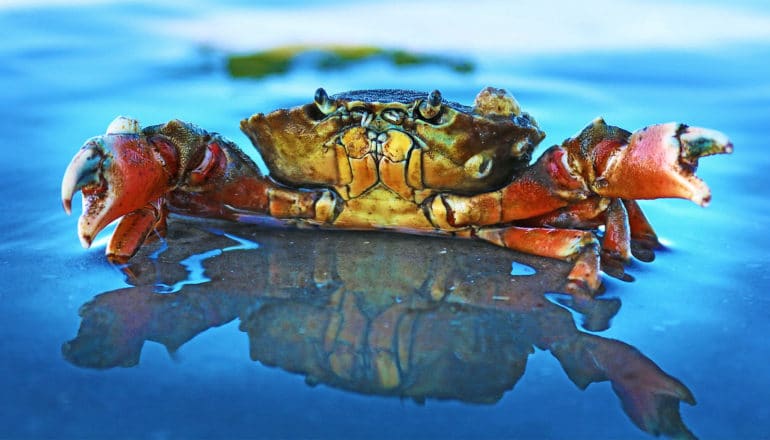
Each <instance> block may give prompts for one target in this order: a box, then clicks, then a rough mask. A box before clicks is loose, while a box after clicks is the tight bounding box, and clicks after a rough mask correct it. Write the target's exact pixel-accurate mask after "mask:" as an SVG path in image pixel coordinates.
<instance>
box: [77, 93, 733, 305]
mask: <svg viewBox="0 0 770 440" xmlns="http://www.w3.org/2000/svg"><path fill="white" fill-rule="evenodd" d="M241 129H242V130H243V131H244V132H245V133H246V134H247V135H248V137H249V138H250V139H251V141H252V142H253V144H254V145H255V147H256V148H257V150H258V151H259V153H260V154H261V156H262V157H263V158H264V160H265V163H266V164H267V166H268V168H269V170H270V175H269V176H264V175H262V174H261V173H260V171H259V169H258V167H257V166H256V165H255V164H254V163H253V162H252V161H251V159H249V157H248V156H246V155H245V154H244V153H243V152H242V151H241V150H240V149H239V148H238V147H237V146H236V145H235V144H234V143H232V142H231V141H228V140H227V139H225V138H223V137H222V136H220V135H218V134H216V133H209V132H207V131H205V130H202V129H200V128H198V127H196V126H194V125H192V124H188V123H184V122H181V121H176V120H175V121H171V122H168V123H166V124H162V125H156V126H151V127H147V128H145V129H140V127H139V125H138V123H137V122H136V121H134V120H131V119H127V118H118V119H116V120H115V121H114V122H113V123H112V124H111V125H110V127H109V128H108V130H107V133H106V134H105V135H103V136H98V137H96V138H92V139H90V140H89V141H87V142H86V144H85V145H84V146H83V148H82V149H81V151H80V152H79V153H78V154H77V155H76V156H75V158H74V159H73V160H72V163H71V164H70V166H69V167H68V169H67V171H66V173H65V176H64V180H63V183H62V200H63V203H64V206H65V210H67V211H68V212H69V209H70V204H71V198H72V195H73V194H74V193H75V192H76V191H77V190H82V192H83V195H84V197H83V215H82V216H81V218H80V221H79V235H80V237H81V241H82V242H83V244H84V245H86V246H87V245H90V242H91V240H92V239H93V237H94V236H95V235H96V233H98V232H99V231H100V230H101V229H103V228H104V227H105V226H106V225H107V224H108V223H109V222H111V221H113V220H115V219H116V218H118V217H120V216H125V217H124V219H123V220H121V222H120V223H119V224H118V226H117V228H116V231H115V233H114V236H113V239H112V240H111V242H110V244H109V245H108V247H107V253H108V257H109V258H110V259H111V260H112V261H115V262H125V261H126V260H128V259H129V258H130V257H131V256H132V255H133V254H134V253H135V252H136V251H137V249H138V248H139V247H140V246H141V244H142V243H143V242H144V241H145V240H146V239H148V238H150V237H152V236H153V234H152V232H153V231H159V232H161V233H162V232H163V231H164V230H165V223H166V216H167V211H171V212H176V213H180V214H185V215H193V216H204V217H218V218H226V219H231V220H237V221H252V220H253V219H254V218H256V217H265V216H267V217H272V218H275V219H279V220H281V221H284V222H286V223H293V224H298V225H315V226H321V227H333V228H348V229H387V230H398V231H404V232H411V233H420V234H443V235H455V236H463V237H475V238H479V239H482V240H486V241H489V242H492V243H495V244H497V245H500V246H503V247H507V248H511V249H515V250H518V251H523V252H527V253H532V254H536V255H541V256H545V257H553V258H559V259H565V260H570V261H574V267H573V270H572V272H571V273H570V275H569V277H568V278H569V280H570V281H571V284H570V286H571V287H570V288H571V290H573V291H575V292H589V293H593V292H596V291H597V290H598V288H599V285H600V279H599V270H600V261H601V268H602V269H604V270H605V272H607V273H609V274H610V275H613V276H616V277H619V278H628V277H627V275H625V274H624V271H623V265H624V263H626V262H627V261H628V260H629V259H630V258H631V255H632V254H633V255H634V256H636V257H637V258H639V259H641V260H645V261H650V260H652V258H653V256H654V248H655V247H656V246H658V242H657V237H656V235H655V232H654V231H653V229H652V227H651V226H650V225H649V223H648V222H647V220H646V218H645V217H644V214H642V212H641V209H640V208H639V206H638V205H637V204H636V202H635V199H652V198H661V197H679V198H685V199H690V200H692V201H694V202H696V203H698V204H700V205H706V204H707V203H708V201H709V199H710V191H709V189H708V187H706V185H705V184H704V183H703V182H702V181H701V180H699V179H698V178H696V177H695V176H694V171H695V169H696V167H697V161H698V158H699V157H701V156H706V155H710V154H717V153H727V152H730V151H732V144H731V143H730V142H729V140H728V139H727V138H726V137H725V136H724V135H723V134H721V133H719V132H716V131H713V130H707V129H701V128H695V127H688V126H686V125H683V124H677V123H669V124H659V125H653V126H649V127H645V128H643V129H641V130H638V131H637V132H634V133H630V132H628V131H625V130H623V129H620V128H618V127H613V126H610V125H607V124H606V123H605V122H604V121H603V120H601V119H596V120H594V121H593V122H592V123H591V124H589V125H588V126H587V127H586V128H585V129H583V130H582V131H581V132H580V133H578V134H577V135H576V136H575V137H573V138H570V139H567V140H565V141H564V142H563V143H562V144H561V145H559V146H552V147H550V148H548V149H547V150H546V151H545V152H544V153H543V154H542V155H541V156H540V157H539V158H537V159H535V160H534V161H533V160H532V153H533V150H534V149H535V147H536V146H537V145H538V144H539V142H540V141H541V140H542V139H543V137H544V136H545V135H544V133H543V132H542V131H541V130H540V128H539V127H538V125H537V123H536V122H535V121H534V119H533V118H531V117H530V116H529V115H528V114H527V113H525V112H523V111H522V110H521V107H520V106H519V104H518V103H517V102H516V100H515V99H514V98H513V97H512V96H511V95H510V94H508V93H507V92H506V91H504V90H502V89H494V88H486V89H484V90H482V91H481V92H480V93H479V95H478V96H477V97H476V100H475V103H474V105H473V107H468V106H463V105H461V104H457V103H454V102H449V101H445V100H444V99H443V98H442V96H441V94H440V93H439V92H438V91H433V92H431V93H428V94H425V93H417V92H412V91H403V90H370V91H357V92H348V93H343V94H340V95H335V96H331V97H330V96H329V95H327V93H326V92H325V91H324V90H323V89H318V91H317V92H316V94H315V97H314V102H312V103H310V104H307V105H303V106H299V107H294V108H290V109H279V110H276V111H274V112H272V113H269V114H266V115H265V114H261V113H260V114H256V115H254V116H252V117H250V118H248V119H245V120H244V121H242V122H241ZM602 227H603V228H604V231H603V234H601V239H600V236H599V234H597V232H598V231H599V230H600V228H602Z"/></svg>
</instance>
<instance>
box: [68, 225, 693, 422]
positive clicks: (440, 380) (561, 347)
mask: <svg viewBox="0 0 770 440" xmlns="http://www.w3.org/2000/svg"><path fill="white" fill-rule="evenodd" d="M176 225H177V227H175V228H171V230H170V231H169V233H170V234H176V235H178V236H177V237H174V240H175V241H176V242H177V243H182V242H185V245H184V246H174V247H173V248H171V249H167V250H164V251H163V252H159V253H156V254H154V255H150V254H149V252H150V251H149V250H143V252H146V254H144V255H140V256H139V257H138V258H135V259H133V260H132V262H133V264H132V265H131V266H129V267H128V268H127V270H128V272H130V273H131V274H132V277H133V280H134V282H135V283H136V287H131V288H126V289H119V290H115V291H112V292H107V293H103V294H101V295H98V296H96V297H95V298H94V299H93V300H92V301H90V302H88V303H86V304H85V305H84V306H83V307H82V308H81V310H80V314H81V316H82V318H83V319H82V322H81V326H80V329H79V331H78V335H77V337H75V338H74V339H72V340H71V341H69V342H66V343H65V344H64V345H63V347H62V352H63V354H64V357H65V358H66V359H67V360H68V361H69V362H71V363H73V364H75V365H78V366H82V367H89V368H112V367H116V366H123V367H130V366H134V365H136V364H138V362H139V358H140V353H141V350H142V346H143V344H144V342H145V341H155V342H159V343H161V344H163V345H165V346H166V347H167V349H168V350H169V351H170V352H174V351H176V350H177V349H178V348H179V347H181V346H182V345H184V344H185V343H186V342H187V341H189V340H190V339H192V338H193V337H195V336H196V335H197V334H199V333H201V332H203V331H205V330H207V329H209V328H212V327H216V326H219V325H222V324H225V323H227V322H230V321H232V320H234V319H236V318H238V319H239V320H240V329H241V330H242V331H243V332H245V333H247V334H248V337H249V342H250V355H251V358H252V359H253V360H255V361H259V362H261V363H263V364H265V365H270V366H277V367H280V368H282V369H284V370H287V371H290V372H296V373H300V374H303V375H304V376H305V377H306V380H307V382H308V383H310V384H315V383H324V384H327V385H330V386H333V387H337V388H341V389H346V390H351V391H355V392H358V393H365V394H380V395H392V396H401V397H410V398H413V399H415V400H416V401H424V400H425V399H427V398H438V399H458V400H462V401H467V402H477V403H494V402H496V401H497V400H499V399H500V398H501V397H502V395H503V393H505V392H506V391H508V390H510V389H512V388H513V386H514V385H515V384H516V382H517V381H518V380H519V378H520V377H521V376H522V375H523V374H524V367H525V365H526V362H527V358H528V356H529V355H530V354H531V353H533V351H534V348H537V349H541V350H547V351H549V352H550V353H551V354H552V355H553V356H554V357H555V358H556V359H557V360H558V361H559V363H560V364H561V366H562V367H563V368H564V370H565V372H566V374H567V375H568V377H569V378H570V379H571V380H572V381H573V382H574V383H575V384H576V385H577V386H578V387H580V388H581V389H583V388H585V387H587V386H588V385H589V384H591V383H594V382H601V381H609V382H610V383H611V385H612V389H613V390H614V391H615V393H616V394H617V395H618V397H619V398H620V400H621V404H622V406H623V409H624V411H625V412H626V413H627V414H628V416H629V417H630V418H631V420H632V421H633V422H634V423H635V424H636V425H637V426H639V427H640V428H641V429H643V430H645V431H647V432H649V433H652V434H655V435H658V434H665V435H669V436H680V437H692V433H690V431H689V430H688V429H687V427H686V426H685V425H684V423H683V422H682V420H681V417H680V414H679V402H680V401H684V402H687V403H689V404H694V403H695V400H694V398H693V396H692V394H691V393H690V391H689V390H688V389H687V387H685V386H684V385H683V384H682V383H681V382H679V381H678V380H676V379H675V378H673V377H671V376H669V375H668V374H666V373H665V372H664V371H662V370H661V369H660V368H659V367H658V366H657V365H656V364H655V363H654V362H652V361H651V360H650V359H648V358H647V357H645V356H644V355H643V354H641V353H640V352H639V351H637V350H636V349H635V348H634V347H632V346H630V345H628V344H625V343H623V342H620V341H617V340H613V339H607V338H603V337H600V336H596V335H593V334H589V333H585V332H583V331H580V330H579V329H578V328H577V326H576V325H575V323H574V320H573V316H572V312H576V313H577V314H580V315H582V317H583V324H582V325H583V327H584V328H586V329H588V330H591V331H600V330H604V329H606V328H608V326H609V322H610V319H611V318H612V317H613V316H614V315H615V314H616V313H617V311H618V309H619V307H620V302H619V300H617V299H594V298H589V297H580V296H557V297H556V298H555V299H554V300H551V299H550V298H551V297H552V295H550V294H548V292H559V291H563V288H564V285H565V282H566V277H567V274H568V273H569V271H570V265H569V263H565V262H561V261H555V260H546V259H543V258H539V257H533V256H529V255H519V254H512V253H511V251H509V250H500V249H497V248H492V247H489V246H484V245H483V244H479V243H473V242H466V241H457V242H455V241H452V240H436V239H431V238H424V237H413V236H394V235H385V234H379V233H365V234H354V233H337V232H320V231H296V230H291V231H289V230H281V229H258V228H254V227H253V225H247V226H244V225H237V224H232V225H231V224H228V225H222V228H223V229H224V231H222V232H216V231H207V230H206V229H205V228H204V227H203V226H202V225H201V224H200V223H196V222H194V221H191V222H187V221H185V222H181V221H180V222H177V223H176ZM233 239H235V240H236V241H237V242H238V243H239V244H238V245H237V246H233ZM251 242H258V243H259V246H258V247H257V246H253V245H249V244H248V243H251ZM181 250H185V254H184V255H181V254H180V253H181V252H180V251H181ZM222 250H226V251H227V252H222ZM191 252H192V253H194V255H196V256H198V257H200V256H204V258H198V259H197V260H196V261H198V264H199V265H201V266H202V267H203V268H205V271H206V277H208V278H209V279H210V280H211V281H210V282H207V283H203V284H192V283H185V282H184V281H179V280H180V279H181V280H186V279H187V278H186V277H187V273H186V272H187V271H186V270H185V268H184V266H183V264H184V261H189V259H190V253H191ZM502 254H505V255H502ZM511 255H513V256H514V257H515V259H516V262H515V264H514V265H513V266H514V269H516V270H513V271H512V264H511ZM526 267H529V268H531V269H533V270H534V273H533V271H532V270H526V269H522V268H526ZM158 286H161V287H162V286H180V290H179V292H178V293H176V294H170V295H168V294H167V295H163V294H158V293H157V290H158ZM161 290H162V289H161ZM469 377H472V378H473V380H468V378H469Z"/></svg>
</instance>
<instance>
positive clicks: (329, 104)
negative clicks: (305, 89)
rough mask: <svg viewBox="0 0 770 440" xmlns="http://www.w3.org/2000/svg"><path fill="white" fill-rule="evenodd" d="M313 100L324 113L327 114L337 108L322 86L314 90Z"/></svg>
mask: <svg viewBox="0 0 770 440" xmlns="http://www.w3.org/2000/svg"><path fill="white" fill-rule="evenodd" d="M313 101H315V105H316V107H318V110H320V111H321V113H323V114H324V115H328V114H330V113H332V112H334V110H336V109H337V105H336V104H335V103H334V102H333V101H332V100H331V99H330V98H329V95H328V94H327V93H326V90H324V89H323V87H319V88H318V90H316V91H315V96H314V97H313Z"/></svg>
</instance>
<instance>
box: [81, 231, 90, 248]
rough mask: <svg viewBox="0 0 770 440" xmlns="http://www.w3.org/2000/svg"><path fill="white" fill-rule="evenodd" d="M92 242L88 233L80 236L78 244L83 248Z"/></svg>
mask: <svg viewBox="0 0 770 440" xmlns="http://www.w3.org/2000/svg"><path fill="white" fill-rule="evenodd" d="M92 242H93V238H92V237H91V236H90V235H86V234H83V235H81V236H80V244H81V246H83V247H84V248H85V249H88V248H90V247H91V243H92Z"/></svg>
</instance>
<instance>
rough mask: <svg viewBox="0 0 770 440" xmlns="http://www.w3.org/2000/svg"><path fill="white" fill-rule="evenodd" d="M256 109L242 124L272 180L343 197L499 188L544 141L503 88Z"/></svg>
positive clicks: (353, 96) (349, 97)
mask: <svg viewBox="0 0 770 440" xmlns="http://www.w3.org/2000/svg"><path fill="white" fill-rule="evenodd" d="M314 101H315V102H313V103H310V104H306V105H303V106H299V107H294V108H291V109H280V110H276V111H274V112H272V113H269V114H267V115H265V114H262V113H259V114H256V115H254V116H251V117H250V118H248V119H246V120H243V121H242V122H241V129H242V130H243V131H244V132H245V133H246V134H247V135H248V136H249V138H250V139H251V141H252V142H253V144H254V145H255V147H256V148H257V149H258V150H259V152H260V154H261V155H262V157H263V158H264V160H265V162H266V163H267V166H268V168H269V169H270V175H271V176H272V177H273V178H274V179H276V180H277V181H279V182H281V183H283V184H286V185H288V186H291V187H318V186H323V187H332V188H335V189H336V190H337V192H338V193H339V194H340V195H341V196H342V197H343V198H344V199H351V198H356V197H358V196H360V195H362V194H364V193H366V192H367V191H369V190H370V189H372V188H374V187H376V186H377V184H378V183H381V184H383V185H384V186H386V187H387V188H389V189H390V190H392V191H393V192H395V193H396V194H397V195H398V196H400V197H401V198H403V199H407V200H412V201H415V202H417V203H419V202H421V201H422V200H423V199H424V198H425V197H428V196H429V195H431V194H433V193H434V192H436V191H448V192H453V193H458V194H473V193H478V192H482V191H490V190H494V189H497V188H499V187H501V186H503V185H505V184H506V183H508V182H510V180H511V178H512V177H513V176H514V175H515V174H516V173H517V172H518V171H520V170H521V169H523V168H524V167H526V166H527V165H528V163H529V162H530V159H531V154H532V151H533V150H534V148H535V147H536V146H537V144H538V143H539V142H540V141H541V140H542V139H543V138H544V137H545V134H544V133H543V132H542V131H541V130H540V128H539V127H538V125H537V123H536V122H535V120H534V119H532V118H531V117H530V116H529V115H528V114H527V113H524V112H522V111H521V109H520V107H519V104H518V103H517V102H516V100H515V99H514V98H513V97H512V96H511V95H510V94H508V93H507V92H506V91H505V90H502V89H495V88H491V87H489V88H486V89H484V90H482V91H481V92H480V93H479V94H478V96H477V97H476V101H475V104H474V106H473V107H468V106H464V105H461V104H458V103H455V102H450V101H445V100H443V99H442V97H441V94H440V93H439V92H438V91H433V92H431V93H429V94H427V95H426V94H425V93H420V92H414V91H408V90H366V91H353V92H346V93H342V94H338V95H334V96H331V97H329V96H328V95H327V94H326V92H325V91H324V89H318V90H317V92H316V94H315V100H314Z"/></svg>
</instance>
